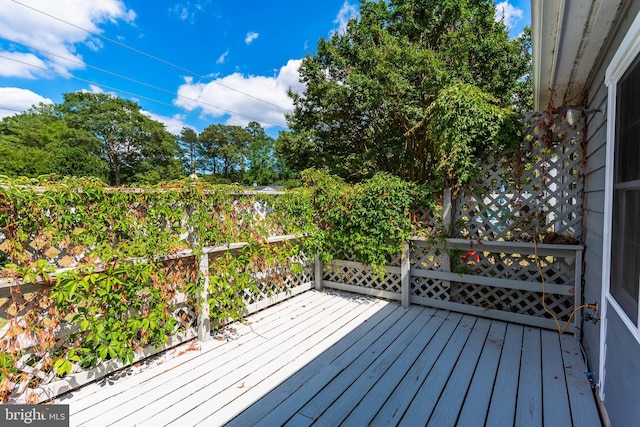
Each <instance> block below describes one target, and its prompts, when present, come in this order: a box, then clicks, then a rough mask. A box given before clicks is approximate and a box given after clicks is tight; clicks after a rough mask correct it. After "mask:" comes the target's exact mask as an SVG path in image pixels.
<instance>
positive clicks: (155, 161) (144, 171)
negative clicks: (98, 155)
mask: <svg viewBox="0 0 640 427" xmlns="http://www.w3.org/2000/svg"><path fill="white" fill-rule="evenodd" d="M57 108H58V110H59V111H60V113H61V114H62V115H63V117H64V118H65V119H66V120H67V122H68V123H70V125H71V126H73V127H74V128H76V129H82V130H85V131H88V132H90V133H91V134H93V135H94V136H95V137H96V138H98V140H99V141H100V143H101V152H102V156H103V157H104V158H105V159H106V161H107V163H108V164H109V168H110V172H111V173H110V174H111V183H112V184H114V185H120V184H121V182H124V183H127V182H133V181H135V180H140V179H141V180H143V181H149V182H155V181H157V180H160V179H173V178H177V177H178V176H179V175H180V174H181V167H180V166H179V161H178V160H177V154H178V143H177V141H176V140H175V137H173V136H172V135H171V134H169V133H168V132H167V131H166V130H165V129H164V125H163V124H161V123H159V122H157V121H155V120H152V119H150V118H149V117H147V116H145V115H144V114H142V112H141V111H140V106H139V105H138V104H136V103H134V102H132V101H129V100H125V99H122V98H118V97H115V96H112V95H109V94H104V93H88V92H73V93H66V94H64V102H63V103H62V104H60V105H58V106H57Z"/></svg>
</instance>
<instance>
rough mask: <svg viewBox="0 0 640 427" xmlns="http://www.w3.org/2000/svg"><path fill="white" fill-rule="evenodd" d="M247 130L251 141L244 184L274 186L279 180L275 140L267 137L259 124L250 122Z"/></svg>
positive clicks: (248, 148) (247, 154)
mask: <svg viewBox="0 0 640 427" xmlns="http://www.w3.org/2000/svg"><path fill="white" fill-rule="evenodd" d="M246 129H247V131H249V133H250V134H251V139H250V141H249V146H248V147H247V153H246V163H247V171H246V172H245V175H244V183H245V184H248V185H251V184H258V185H269V184H273V183H274V182H276V180H277V179H278V178H279V171H278V161H277V159H276V157H275V154H276V153H275V140H274V139H273V138H271V137H270V136H269V135H267V134H266V133H265V131H264V129H263V128H262V126H260V124H259V123H257V122H250V123H249V124H248V125H247V128H246Z"/></svg>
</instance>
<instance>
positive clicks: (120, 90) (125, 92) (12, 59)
mask: <svg viewBox="0 0 640 427" xmlns="http://www.w3.org/2000/svg"><path fill="white" fill-rule="evenodd" d="M0 58H2V59H7V60H9V61H14V62H17V63H20V64H23V65H27V66H29V67H33V68H38V69H40V70H44V71H47V72H49V73H54V74H58V75H60V76H63V77H67V78H70V79H75V80H79V81H81V82H84V83H89V84H92V85H96V86H98V87H101V88H104V89H109V90H113V91H116V92H120V93H124V94H127V95H130V96H134V97H136V98H139V99H145V100H147V101H151V102H155V103H157V104H161V105H165V106H169V107H171V108H176V106H175V105H173V104H169V103H167V102H164V101H160V100H157V99H154V98H150V97H148V96H144V95H140V94H137V93H134V92H129V91H126V90H123V89H118V88H116V87H113V86H108V85H105V84H102V83H98V82H94V81H92V80H87V79H83V78H81V77H77V76H73V75H71V74H67V73H62V72H60V71H55V70H51V69H49V68H45V67H41V66H39V65H34V64H30V63H28V62H24V61H20V60H19V59H15V58H9V57H8V56H4V55H0ZM187 99H190V98H187ZM195 101H196V102H199V101H197V100H195ZM211 107H214V108H217V109H219V110H222V111H224V112H226V113H231V114H235V115H236V116H240V117H244V118H245V119H248V120H250V121H258V122H262V123H265V124H268V125H271V126H279V125H277V124H275V123H269V122H266V121H264V120H257V119H255V118H253V117H249V116H247V115H244V114H241V113H237V112H235V111H230V110H225V109H224V108H221V107H216V106H215V105H211Z"/></svg>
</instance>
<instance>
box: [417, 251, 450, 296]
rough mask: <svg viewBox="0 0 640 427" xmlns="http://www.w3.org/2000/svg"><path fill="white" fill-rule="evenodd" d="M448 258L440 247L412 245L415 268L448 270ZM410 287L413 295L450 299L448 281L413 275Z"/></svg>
mask: <svg viewBox="0 0 640 427" xmlns="http://www.w3.org/2000/svg"><path fill="white" fill-rule="evenodd" d="M447 259H448V254H447V253H446V252H445V251H443V250H442V249H440V248H436V247H427V246H417V245H413V246H412V247H411V259H410V263H411V268H413V269H418V270H435V271H447V269H448V267H447V265H448V260H447ZM409 288H410V292H411V295H415V296H419V297H424V298H433V299H439V300H443V301H449V299H450V283H449V282H448V281H444V280H439V279H432V278H427V277H416V276H411V278H410V282H409Z"/></svg>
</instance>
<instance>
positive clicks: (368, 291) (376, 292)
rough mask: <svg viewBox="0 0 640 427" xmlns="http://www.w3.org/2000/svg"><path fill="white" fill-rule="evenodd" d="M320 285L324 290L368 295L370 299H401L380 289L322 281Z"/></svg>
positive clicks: (395, 294)
mask: <svg viewBox="0 0 640 427" xmlns="http://www.w3.org/2000/svg"><path fill="white" fill-rule="evenodd" d="M322 285H323V286H324V287H325V288H330V289H337V290H339V291H345V292H353V293H355V294H361V295H369V296H371V297H377V298H385V299H390V300H395V301H400V299H401V295H400V293H399V292H390V291H383V290H381V289H372V288H365V287H363V286H356V285H347V284H345V283H339V282H332V281H330V280H323V281H322Z"/></svg>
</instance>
